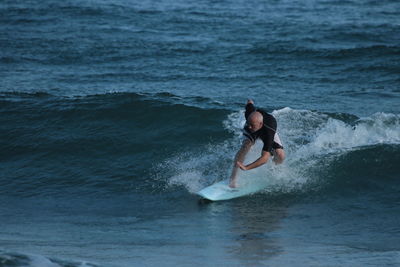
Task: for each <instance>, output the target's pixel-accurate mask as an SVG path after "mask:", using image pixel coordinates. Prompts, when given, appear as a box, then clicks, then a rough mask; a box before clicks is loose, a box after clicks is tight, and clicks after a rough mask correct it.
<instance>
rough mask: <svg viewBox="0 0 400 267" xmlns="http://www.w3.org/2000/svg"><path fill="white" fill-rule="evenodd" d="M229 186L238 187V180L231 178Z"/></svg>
mask: <svg viewBox="0 0 400 267" xmlns="http://www.w3.org/2000/svg"><path fill="white" fill-rule="evenodd" d="M229 187H230V188H236V187H238V184H237V181H236V180H231V182H230V183H229Z"/></svg>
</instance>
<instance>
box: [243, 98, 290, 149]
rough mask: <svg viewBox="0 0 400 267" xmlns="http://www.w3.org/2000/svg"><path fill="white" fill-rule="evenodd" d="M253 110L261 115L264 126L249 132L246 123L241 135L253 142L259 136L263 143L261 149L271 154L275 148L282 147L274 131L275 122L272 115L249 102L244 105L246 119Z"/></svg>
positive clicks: (275, 127)
mask: <svg viewBox="0 0 400 267" xmlns="http://www.w3.org/2000/svg"><path fill="white" fill-rule="evenodd" d="M254 111H258V112H260V113H261V114H262V115H263V118H264V126H263V127H262V128H261V129H260V130H258V131H256V132H251V131H250V129H249V127H248V126H247V123H246V125H245V126H244V128H243V135H244V136H245V137H247V138H248V139H250V141H251V142H253V143H254V142H255V141H256V140H257V138H260V139H261V140H262V141H263V143H264V146H263V149H262V150H263V151H267V152H269V153H271V155H272V152H273V151H274V150H275V149H278V148H282V149H283V146H282V142H281V140H280V138H279V136H278V134H277V133H276V129H277V123H276V119H275V118H274V116H272V115H271V114H268V113H267V112H265V111H264V110H262V109H258V108H257V109H256V107H255V106H254V105H253V104H251V103H249V104H247V105H246V112H245V117H246V121H247V119H248V117H249V116H250V114H251V113H252V112H254Z"/></svg>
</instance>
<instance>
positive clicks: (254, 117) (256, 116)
mask: <svg viewBox="0 0 400 267" xmlns="http://www.w3.org/2000/svg"><path fill="white" fill-rule="evenodd" d="M263 125H264V117H263V115H262V114H261V113H260V112H258V111H254V112H252V113H251V114H250V115H249V117H248V118H247V127H248V128H249V129H250V131H251V132H253V133H254V132H257V131H258V130H260V129H261V128H262V127H263Z"/></svg>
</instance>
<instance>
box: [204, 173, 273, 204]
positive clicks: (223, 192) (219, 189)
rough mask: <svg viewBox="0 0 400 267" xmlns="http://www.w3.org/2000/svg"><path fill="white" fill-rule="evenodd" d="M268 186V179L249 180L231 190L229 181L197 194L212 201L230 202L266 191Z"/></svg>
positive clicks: (211, 186)
mask: <svg viewBox="0 0 400 267" xmlns="http://www.w3.org/2000/svg"><path fill="white" fill-rule="evenodd" d="M267 185H268V180H267V178H264V179H248V180H247V181H242V183H239V186H238V187H236V188H231V187H229V179H228V180H223V181H221V182H218V183H215V184H213V185H210V186H208V187H206V188H204V189H202V190H200V191H199V192H197V195H199V196H201V197H203V198H205V199H208V200H211V201H219V200H228V199H232V198H238V197H243V196H246V195H251V194H254V193H257V192H259V191H261V190H263V189H265V188H266V187H267Z"/></svg>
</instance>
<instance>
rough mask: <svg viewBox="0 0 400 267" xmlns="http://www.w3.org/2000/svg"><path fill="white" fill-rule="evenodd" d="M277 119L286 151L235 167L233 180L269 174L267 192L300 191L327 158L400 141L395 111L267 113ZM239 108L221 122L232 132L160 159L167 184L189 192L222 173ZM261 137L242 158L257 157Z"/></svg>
mask: <svg viewBox="0 0 400 267" xmlns="http://www.w3.org/2000/svg"><path fill="white" fill-rule="evenodd" d="M272 114H273V115H274V116H275V118H276V119H277V121H278V133H279V135H280V137H281V140H282V142H283V145H284V147H285V152H286V160H285V162H284V164H282V165H279V166H276V165H274V164H273V163H272V162H271V161H270V162H269V163H267V164H265V165H264V166H261V167H259V168H257V169H254V170H251V171H247V172H241V173H240V174H239V179H255V178H254V177H257V178H260V179H269V183H270V186H269V187H268V188H267V190H266V191H267V192H273V191H279V192H282V191H284V192H290V191H293V190H302V188H303V187H304V185H307V184H310V183H312V181H313V180H314V179H315V177H314V176H313V175H312V174H311V173H312V170H315V169H316V168H324V165H323V164H329V162H330V159H332V158H334V157H335V156H336V155H340V154H343V153H346V152H348V151H352V150H356V149H360V148H361V147H365V146H372V145H377V144H400V116H399V115H395V114H386V113H376V114H373V115H372V116H370V117H366V118H360V119H359V120H358V121H354V122H351V124H350V123H346V122H344V121H341V120H339V119H335V118H332V117H330V116H328V115H326V114H323V113H319V112H314V111H309V110H294V109H291V108H288V107H286V108H283V109H280V110H275V111H273V113H272ZM244 122H245V119H244V115H243V111H237V112H234V113H231V114H229V115H228V117H227V119H226V120H224V121H223V123H222V124H223V127H224V128H225V129H226V130H227V131H229V132H231V133H233V137H232V138H231V139H229V140H226V141H225V142H223V143H222V144H210V145H208V146H207V147H205V148H203V149H201V150H200V152H198V153H193V154H181V155H178V156H175V157H173V158H171V159H169V160H168V161H167V162H166V164H167V165H168V166H169V168H170V169H172V170H173V173H174V174H173V175H172V176H171V177H170V178H169V180H168V183H169V185H170V186H176V185H183V186H185V187H186V188H187V189H188V191H189V192H192V193H194V192H197V191H199V190H200V189H202V188H203V187H204V186H206V185H209V184H211V183H212V182H215V181H216V180H218V179H219V180H221V179H224V178H228V177H229V174H230V171H231V167H232V161H233V158H234V156H235V153H236V151H237V150H238V149H239V148H240V142H241V136H242V134H241V129H242V127H243V125H244ZM261 149H262V142H257V143H256V144H255V145H254V146H253V148H252V150H251V151H250V152H249V154H248V156H247V157H246V163H250V162H252V161H253V160H255V159H257V158H258V157H259V156H260V153H261Z"/></svg>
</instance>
